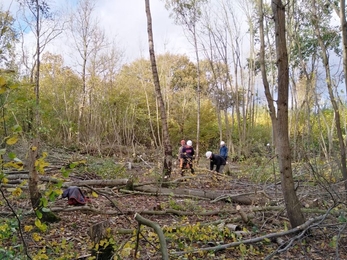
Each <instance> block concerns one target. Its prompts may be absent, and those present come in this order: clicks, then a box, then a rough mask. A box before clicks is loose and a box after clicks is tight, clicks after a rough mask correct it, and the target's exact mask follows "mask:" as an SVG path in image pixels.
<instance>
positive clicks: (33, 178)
mask: <svg viewBox="0 0 347 260" xmlns="http://www.w3.org/2000/svg"><path fill="white" fill-rule="evenodd" d="M39 36H40V8H39V1H38V0H36V72H35V96H36V102H35V105H34V117H33V131H34V137H33V140H32V144H31V147H30V151H29V153H30V154H29V163H28V164H29V184H28V186H29V193H30V201H31V205H32V207H33V209H34V210H37V209H38V208H39V205H40V199H41V197H42V196H41V193H40V191H39V188H38V181H39V176H38V172H37V170H36V167H35V161H36V159H37V157H38V149H39V135H38V131H37V129H38V124H39V121H40V120H39V118H40V115H39V103H40V91H39V90H40V50H41V49H40V37H39Z"/></svg>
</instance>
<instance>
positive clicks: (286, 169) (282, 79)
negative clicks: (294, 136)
mask: <svg viewBox="0 0 347 260" xmlns="http://www.w3.org/2000/svg"><path fill="white" fill-rule="evenodd" d="M271 6H272V11H273V14H274V20H275V30H276V32H275V35H276V54H277V65H278V74H277V81H278V101H277V110H276V108H275V106H274V104H273V100H274V99H273V98H272V95H271V93H270V88H269V82H268V81H267V76H266V71H265V41H264V14H263V1H262V0H260V5H259V11H260V13H259V19H260V21H259V22H260V23H259V26H260V27H259V29H260V41H261V50H260V59H261V62H260V64H261V71H262V78H263V84H264V88H265V95H266V98H267V102H268V106H269V110H270V116H271V121H272V127H273V129H274V140H275V147H276V153H277V157H278V162H279V170H280V173H281V185H282V193H283V197H284V201H285V205H286V210H287V215H288V218H289V221H290V224H291V226H292V227H297V226H299V225H301V224H302V223H304V222H305V218H304V215H303V214H302V212H301V203H300V202H299V199H298V197H297V196H296V193H295V189H294V181H293V175H292V165H291V149H290V143H289V135H288V96H289V73H288V70H289V68H288V54H287V46H286V35H285V7H284V6H283V3H282V1H281V0H273V1H272V5H271Z"/></svg>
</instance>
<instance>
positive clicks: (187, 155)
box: [180, 140, 195, 176]
mask: <svg viewBox="0 0 347 260" xmlns="http://www.w3.org/2000/svg"><path fill="white" fill-rule="evenodd" d="M192 145H193V142H192V141H191V140H188V141H187V145H186V146H184V147H183V149H182V153H181V162H182V163H181V164H180V168H181V175H182V176H183V175H184V172H185V170H186V169H190V172H191V173H193V174H194V168H193V160H194V154H195V152H194V148H193V146H192Z"/></svg>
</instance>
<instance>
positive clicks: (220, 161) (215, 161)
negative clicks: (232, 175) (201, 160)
mask: <svg viewBox="0 0 347 260" xmlns="http://www.w3.org/2000/svg"><path fill="white" fill-rule="evenodd" d="M206 158H207V159H210V170H211V171H213V169H214V166H216V169H215V171H216V172H219V173H223V168H224V166H225V164H226V161H225V160H224V158H223V157H222V156H220V155H217V154H213V153H212V152H211V151H208V152H206Z"/></svg>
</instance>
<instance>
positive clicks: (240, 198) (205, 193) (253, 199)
mask: <svg viewBox="0 0 347 260" xmlns="http://www.w3.org/2000/svg"><path fill="white" fill-rule="evenodd" d="M134 190H137V191H142V192H149V193H156V194H170V193H171V194H175V195H190V196H195V197H201V198H208V199H211V200H214V199H216V198H218V197H221V196H224V197H225V200H227V201H231V202H234V203H237V204H243V205H254V204H259V203H261V204H262V203H263V200H261V197H262V196H259V195H260V194H254V195H252V196H251V195H249V194H248V195H242V194H237V195H233V194H227V193H226V192H225V191H213V190H212V191H211V190H203V189H200V190H192V189H180V188H175V189H169V188H157V187H154V186H149V185H147V186H141V187H136V186H134Z"/></svg>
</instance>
